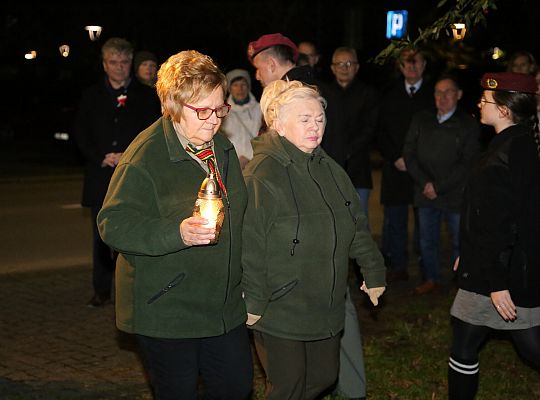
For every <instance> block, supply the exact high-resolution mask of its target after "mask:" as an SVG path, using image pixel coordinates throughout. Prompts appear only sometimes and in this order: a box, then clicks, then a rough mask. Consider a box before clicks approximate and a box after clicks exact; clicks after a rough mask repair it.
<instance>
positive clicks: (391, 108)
mask: <svg viewBox="0 0 540 400" xmlns="http://www.w3.org/2000/svg"><path fill="white" fill-rule="evenodd" d="M433 107H434V97H433V84H432V83H431V82H430V81H428V80H427V79H425V78H424V81H423V83H422V86H421V87H420V89H419V90H418V91H417V92H416V93H415V95H414V96H413V97H410V96H409V95H408V93H407V92H406V90H405V83H404V81H403V79H399V80H397V81H396V82H395V83H394V84H392V85H391V86H390V87H389V89H388V90H386V91H385V92H384V94H383V97H382V99H381V107H380V110H379V122H378V124H377V142H378V145H379V150H380V151H381V154H382V156H383V159H384V164H383V171H382V182H381V203H382V204H384V205H388V206H396V205H407V204H412V202H413V180H412V178H411V177H410V175H409V174H408V173H407V172H403V171H399V170H398V169H396V167H395V166H394V162H395V161H396V160H397V159H399V158H400V157H402V156H403V144H404V141H405V136H406V135H407V131H408V130H409V125H410V123H411V119H412V116H413V115H414V114H415V113H417V112H418V111H420V110H423V109H426V108H433Z"/></svg>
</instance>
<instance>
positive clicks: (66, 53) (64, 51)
mask: <svg viewBox="0 0 540 400" xmlns="http://www.w3.org/2000/svg"><path fill="white" fill-rule="evenodd" d="M58 50H59V51H60V54H61V55H62V57H67V56H69V46H68V45H67V44H63V45H61V46H60V47H59V48H58Z"/></svg>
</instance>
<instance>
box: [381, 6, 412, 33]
mask: <svg viewBox="0 0 540 400" xmlns="http://www.w3.org/2000/svg"><path fill="white" fill-rule="evenodd" d="M407 15H408V12H407V10H397V11H388V12H387V13H386V38H387V39H401V38H402V37H403V36H405V33H406V32H407Z"/></svg>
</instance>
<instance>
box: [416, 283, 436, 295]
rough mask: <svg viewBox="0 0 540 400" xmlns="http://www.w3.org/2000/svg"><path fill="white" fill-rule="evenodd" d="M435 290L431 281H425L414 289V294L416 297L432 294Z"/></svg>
mask: <svg viewBox="0 0 540 400" xmlns="http://www.w3.org/2000/svg"><path fill="white" fill-rule="evenodd" d="M436 289H437V284H436V283H435V282H433V281H425V282H424V283H422V284H421V285H418V286H417V287H416V288H415V289H414V293H415V294H417V295H423V294H428V293H431V292H433V291H434V290H436Z"/></svg>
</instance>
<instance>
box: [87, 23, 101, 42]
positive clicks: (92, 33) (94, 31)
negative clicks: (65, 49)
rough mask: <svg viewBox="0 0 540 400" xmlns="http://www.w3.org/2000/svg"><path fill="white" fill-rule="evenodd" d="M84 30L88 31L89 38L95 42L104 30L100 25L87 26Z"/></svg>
mask: <svg viewBox="0 0 540 400" xmlns="http://www.w3.org/2000/svg"><path fill="white" fill-rule="evenodd" d="M84 29H85V30H87V31H88V36H89V37H90V40H91V41H93V42H95V41H96V40H98V39H99V35H101V31H102V30H103V28H102V27H101V26H99V25H87V26H85V27H84Z"/></svg>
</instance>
